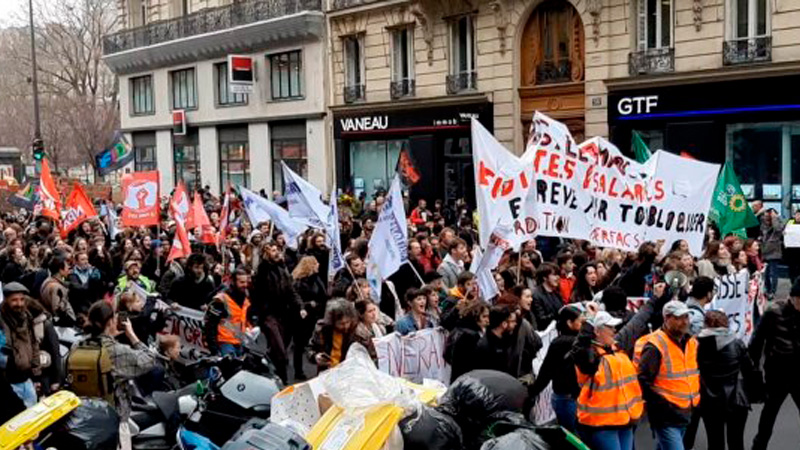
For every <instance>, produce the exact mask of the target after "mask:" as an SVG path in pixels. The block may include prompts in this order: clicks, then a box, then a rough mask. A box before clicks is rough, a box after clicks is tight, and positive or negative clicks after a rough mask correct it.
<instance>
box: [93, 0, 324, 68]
mask: <svg viewBox="0 0 800 450" xmlns="http://www.w3.org/2000/svg"><path fill="white" fill-rule="evenodd" d="M321 10H322V1H321V0H243V1H238V2H236V3H232V4H230V5H226V6H220V7H217V8H207V9H203V10H201V11H198V12H196V13H193V14H189V15H186V16H183V17H178V18H176V19H171V20H164V21H160V22H154V23H151V24H147V25H145V26H142V27H138V28H132V29H130V30H124V31H120V32H118V33H114V34H110V35H108V36H105V37H104V38H103V54H105V55H111V54H114V53H119V52H122V51H125V50H132V49H135V48H141V47H147V46H150V45H154V44H160V43H163V42H169V41H172V40H175V39H181V38H187V37H192V36H198V35H201V34H206V33H212V32H215V31H221V30H226V29H229V28H233V27H238V26H242V25H248V24H251V23H255V22H259V21H262V20H267V19H274V18H276V17H282V16H286V15H289V14H296V13H299V12H302V11H321Z"/></svg>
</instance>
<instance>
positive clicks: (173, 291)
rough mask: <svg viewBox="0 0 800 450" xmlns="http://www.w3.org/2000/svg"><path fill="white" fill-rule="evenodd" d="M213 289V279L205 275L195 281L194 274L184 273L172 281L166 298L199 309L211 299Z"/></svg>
mask: <svg viewBox="0 0 800 450" xmlns="http://www.w3.org/2000/svg"><path fill="white" fill-rule="evenodd" d="M214 291H215V288H214V279H213V278H211V277H210V276H208V275H206V276H204V277H203V279H202V280H200V281H196V280H195V278H194V274H193V273H191V272H186V274H185V275H184V276H182V277H180V278H178V279H176V280H175V282H173V283H172V286H171V287H170V289H169V295H168V297H167V298H168V299H169V300H170V301H171V302H176V303H178V304H180V305H182V306H185V307H187V308H192V309H196V310H200V309H201V308H202V307H203V306H204V305H207V304H208V302H210V301H211V297H212V296H213V294H214Z"/></svg>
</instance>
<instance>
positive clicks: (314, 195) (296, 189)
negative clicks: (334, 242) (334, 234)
mask: <svg viewBox="0 0 800 450" xmlns="http://www.w3.org/2000/svg"><path fill="white" fill-rule="evenodd" d="M281 167H282V168H283V193H284V196H285V197H286V202H287V203H288V204H289V215H290V216H292V217H294V218H295V219H297V220H299V221H301V222H306V223H308V224H309V226H312V227H314V228H321V229H328V216H329V213H330V208H328V206H326V205H325V203H323V202H322V192H320V190H319V189H317V187H316V186H314V185H313V184H311V183H309V182H308V181H306V180H304V179H303V177H301V176H300V175H298V174H296V173H295V172H294V171H293V170H292V169H290V168H289V166H287V165H286V163H285V162H283V161H281Z"/></svg>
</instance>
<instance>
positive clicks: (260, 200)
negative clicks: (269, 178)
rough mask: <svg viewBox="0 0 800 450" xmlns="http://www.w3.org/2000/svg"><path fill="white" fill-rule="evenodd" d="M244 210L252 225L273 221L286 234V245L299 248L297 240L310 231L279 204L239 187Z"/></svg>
mask: <svg viewBox="0 0 800 450" xmlns="http://www.w3.org/2000/svg"><path fill="white" fill-rule="evenodd" d="M239 193H241V195H242V200H243V202H244V210H245V212H247V217H249V218H250V223H254V224H257V223H261V222H266V221H268V220H269V221H271V222H272V223H273V224H275V227H276V228H277V229H279V230H281V231H282V232H283V233H284V234H286V245H288V246H289V247H290V248H297V239H298V238H299V237H300V235H301V234H303V232H305V231H306V229H308V225H307V224H305V223H303V222H301V221H299V220H296V219H294V218H292V217H291V216H289V212H288V211H286V210H285V209H283V208H281V207H280V206H279V205H278V204H276V203H274V202H272V201H269V200H267V199H265V198H264V197H262V196H260V195H258V194H256V193H255V192H253V191H251V190H250V189H247V188H245V187H242V186H239Z"/></svg>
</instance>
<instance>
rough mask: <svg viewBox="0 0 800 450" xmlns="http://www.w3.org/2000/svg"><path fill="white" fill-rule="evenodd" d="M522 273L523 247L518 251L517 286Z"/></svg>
mask: <svg viewBox="0 0 800 450" xmlns="http://www.w3.org/2000/svg"><path fill="white" fill-rule="evenodd" d="M521 275H522V249H520V251H519V252H517V286H519V278H520V276H521Z"/></svg>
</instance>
